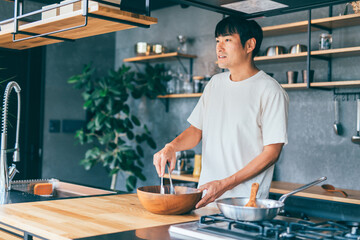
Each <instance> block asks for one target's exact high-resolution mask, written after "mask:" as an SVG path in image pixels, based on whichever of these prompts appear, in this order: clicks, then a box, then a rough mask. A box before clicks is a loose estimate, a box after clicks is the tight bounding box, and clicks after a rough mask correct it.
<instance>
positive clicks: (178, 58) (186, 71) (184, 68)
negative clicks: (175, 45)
mask: <svg viewBox="0 0 360 240" xmlns="http://www.w3.org/2000/svg"><path fill="white" fill-rule="evenodd" d="M176 59H177V60H178V62H179V63H180V65H181V67H182V68H183V70H184V72H185V73H186V74H188V73H189V72H188V70H187V69H186V67H185V66H184V64H183V63H182V62H181V59H180V57H176ZM190 60H192V59H190Z"/></svg>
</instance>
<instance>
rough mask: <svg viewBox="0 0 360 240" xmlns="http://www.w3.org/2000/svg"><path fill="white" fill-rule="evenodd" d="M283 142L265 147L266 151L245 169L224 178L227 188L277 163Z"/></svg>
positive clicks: (231, 187)
mask: <svg viewBox="0 0 360 240" xmlns="http://www.w3.org/2000/svg"><path fill="white" fill-rule="evenodd" d="M282 146H283V144H282V143H278V144H271V145H268V146H265V147H264V151H263V152H262V153H261V154H259V155H258V156H257V157H256V158H254V159H253V160H252V161H251V162H250V163H249V164H248V165H246V166H245V167H244V168H243V169H241V170H239V171H238V172H236V173H235V174H233V175H231V176H230V177H228V178H225V179H223V181H224V185H225V186H224V187H225V188H226V190H230V189H233V188H234V187H236V186H237V185H239V184H241V183H242V182H245V181H247V180H249V179H251V178H253V177H256V176H257V175H259V174H260V173H262V172H263V171H265V170H266V169H268V168H269V167H270V166H272V165H273V164H275V162H276V161H277V160H278V158H279V155H280V153H281V149H282Z"/></svg>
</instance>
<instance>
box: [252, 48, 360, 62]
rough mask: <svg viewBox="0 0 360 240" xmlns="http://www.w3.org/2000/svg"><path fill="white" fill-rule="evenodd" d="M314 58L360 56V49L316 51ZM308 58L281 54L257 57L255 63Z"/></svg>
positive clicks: (298, 54)
mask: <svg viewBox="0 0 360 240" xmlns="http://www.w3.org/2000/svg"><path fill="white" fill-rule="evenodd" d="M311 55H312V56H320V57H327V58H336V57H351V56H359V55H360V47H348V48H336V49H327V50H316V51H311ZM306 57H307V52H302V53H297V54H291V53H288V54H281V55H277V56H270V57H268V56H260V57H255V58H254V60H255V62H259V63H266V62H269V63H276V62H288V61H289V60H290V61H304V60H305V59H306Z"/></svg>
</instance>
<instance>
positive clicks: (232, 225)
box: [199, 214, 288, 239]
mask: <svg viewBox="0 0 360 240" xmlns="http://www.w3.org/2000/svg"><path fill="white" fill-rule="evenodd" d="M216 222H227V230H228V231H235V232H239V233H241V234H246V235H249V236H252V237H256V238H257V239H279V235H280V233H281V232H283V231H285V229H286V227H288V223H287V222H286V221H282V220H269V221H262V222H246V221H237V220H233V219H229V218H226V217H225V216H224V215H223V214H214V215H208V216H202V217H201V218H200V220H199V224H200V225H207V224H211V223H216ZM205 228H206V227H205ZM211 229H212V230H214V229H216V227H214V226H212V227H211ZM202 230H204V228H202ZM208 230H209V228H206V230H205V231H208ZM221 232H224V229H221Z"/></svg>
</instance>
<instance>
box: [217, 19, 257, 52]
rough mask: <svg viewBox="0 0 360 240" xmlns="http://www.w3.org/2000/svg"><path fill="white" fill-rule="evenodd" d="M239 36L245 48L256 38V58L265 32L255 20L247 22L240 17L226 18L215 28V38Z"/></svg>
mask: <svg viewBox="0 0 360 240" xmlns="http://www.w3.org/2000/svg"><path fill="white" fill-rule="evenodd" d="M233 34H239V36H240V41H241V44H242V46H243V47H244V46H245V43H246V41H247V40H249V39H251V38H255V40H256V45H255V48H254V50H253V54H252V57H255V56H256V55H257V54H258V52H259V50H260V45H261V42H262V39H263V31H262V29H261V27H260V25H259V24H258V23H257V22H255V21H254V20H251V21H249V20H245V19H242V18H239V17H233V16H230V17H226V18H224V19H223V20H221V21H220V22H219V23H218V24H217V25H216V28H215V37H216V38H217V37H219V36H229V35H233Z"/></svg>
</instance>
